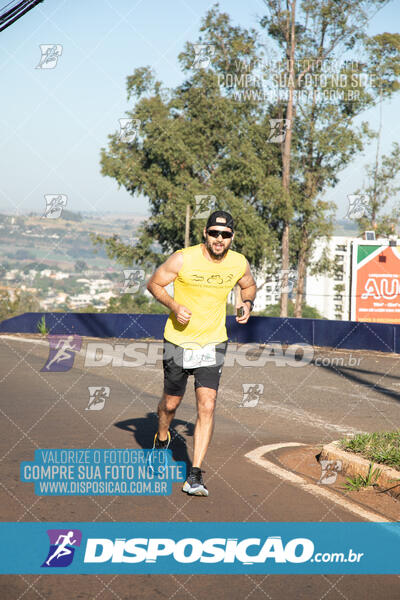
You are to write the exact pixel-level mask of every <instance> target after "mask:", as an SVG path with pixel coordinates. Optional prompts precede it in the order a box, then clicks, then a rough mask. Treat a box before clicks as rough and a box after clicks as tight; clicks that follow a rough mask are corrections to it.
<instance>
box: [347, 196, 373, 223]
mask: <svg viewBox="0 0 400 600" xmlns="http://www.w3.org/2000/svg"><path fill="white" fill-rule="evenodd" d="M347 199H348V201H349V208H348V210H347V214H346V215H345V217H344V218H345V219H361V217H364V216H366V215H368V210H369V205H370V202H369V196H368V194H348V196H347Z"/></svg>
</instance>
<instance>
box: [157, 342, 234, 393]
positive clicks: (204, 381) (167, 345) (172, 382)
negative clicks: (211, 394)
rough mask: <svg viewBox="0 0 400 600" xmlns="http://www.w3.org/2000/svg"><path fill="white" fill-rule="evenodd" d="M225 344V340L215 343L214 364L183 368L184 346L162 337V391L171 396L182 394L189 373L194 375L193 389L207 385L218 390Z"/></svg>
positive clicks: (226, 344)
mask: <svg viewBox="0 0 400 600" xmlns="http://www.w3.org/2000/svg"><path fill="white" fill-rule="evenodd" d="M227 346H228V342H227V341H226V342H221V343H220V344H216V345H215V354H216V361H215V363H216V364H214V365H210V366H202V367H195V368H193V369H186V368H183V352H184V348H182V347H181V346H177V345H176V344H173V343H172V342H169V341H168V340H166V339H165V338H164V349H163V367H164V393H165V394H169V395H171V396H183V394H184V393H185V390H186V384H187V378H188V377H189V375H194V387H195V389H197V388H199V387H207V388H211V389H213V390H218V386H219V380H220V377H221V373H222V367H223V364H224V359H225V353H226V348H227Z"/></svg>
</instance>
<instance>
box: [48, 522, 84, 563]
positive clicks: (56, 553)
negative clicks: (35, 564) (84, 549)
mask: <svg viewBox="0 0 400 600" xmlns="http://www.w3.org/2000/svg"><path fill="white" fill-rule="evenodd" d="M47 535H48V536H49V540H50V548H49V552H48V554H47V558H46V560H45V561H44V563H43V564H42V565H41V566H42V567H68V565H70V564H71V563H72V561H73V558H74V553H75V547H76V546H80V545H81V541H82V532H81V531H80V530H79V529H70V530H68V529H48V530H47Z"/></svg>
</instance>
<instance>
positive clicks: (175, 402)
mask: <svg viewBox="0 0 400 600" xmlns="http://www.w3.org/2000/svg"><path fill="white" fill-rule="evenodd" d="M180 402H181V397H180V396H169V395H167V394H165V395H164V397H163V398H162V400H161V402H160V405H159V407H160V409H161V410H164V411H165V412H169V413H173V412H175V411H176V409H177V408H178V406H179V404H180Z"/></svg>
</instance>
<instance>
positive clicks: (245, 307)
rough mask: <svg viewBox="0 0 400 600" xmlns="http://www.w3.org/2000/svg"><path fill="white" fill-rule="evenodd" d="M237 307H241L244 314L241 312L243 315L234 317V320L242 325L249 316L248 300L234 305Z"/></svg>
mask: <svg viewBox="0 0 400 600" xmlns="http://www.w3.org/2000/svg"><path fill="white" fill-rule="evenodd" d="M238 308H243V310H244V314H243V317H236V321H237V322H238V323H240V324H241V325H244V324H245V323H247V321H248V320H249V318H250V307H249V303H248V302H242V304H239V305H238V306H236V309H238Z"/></svg>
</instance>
